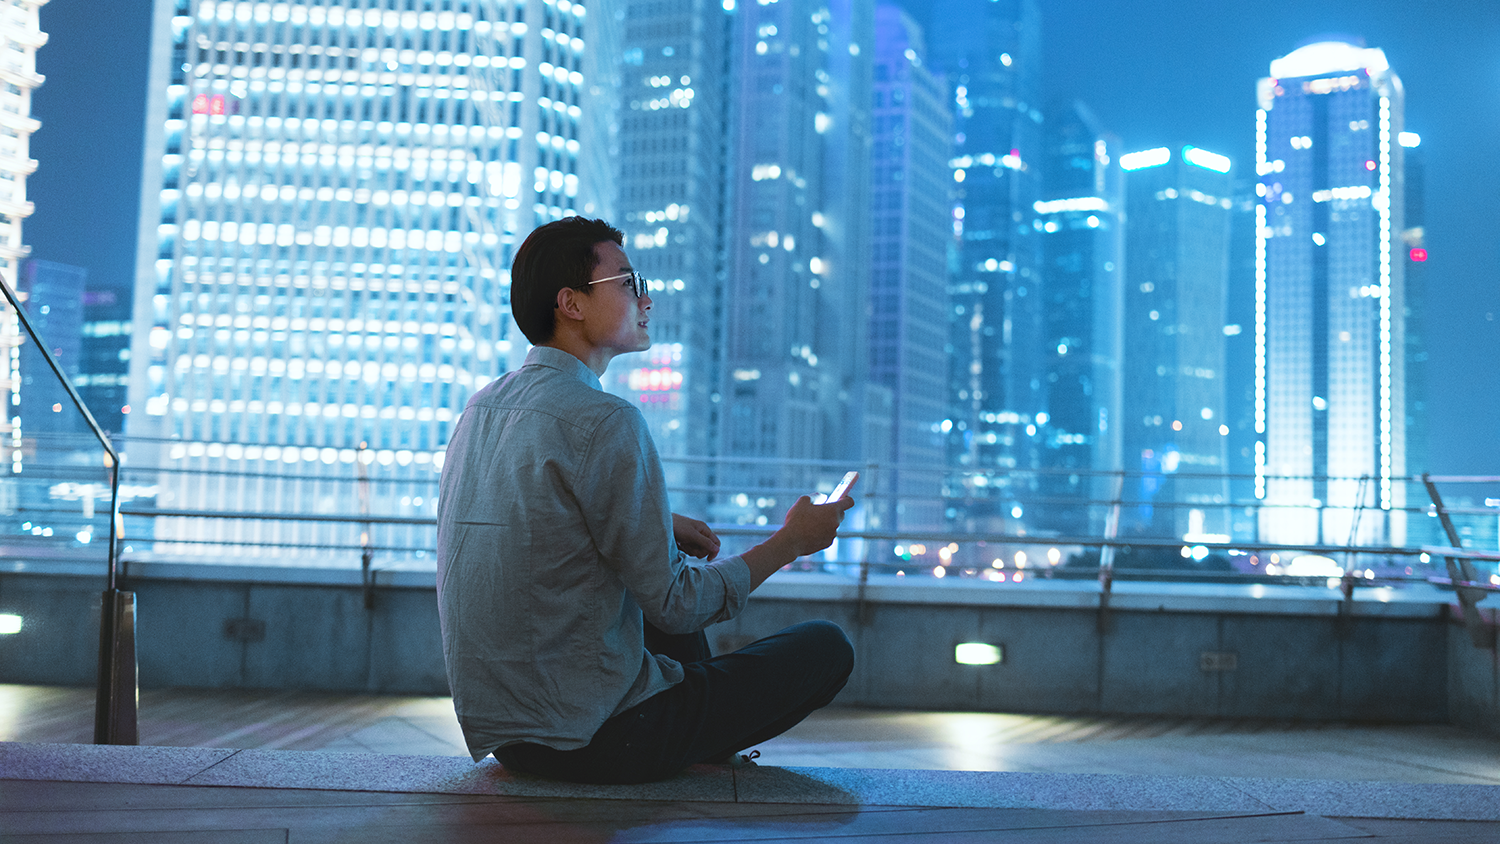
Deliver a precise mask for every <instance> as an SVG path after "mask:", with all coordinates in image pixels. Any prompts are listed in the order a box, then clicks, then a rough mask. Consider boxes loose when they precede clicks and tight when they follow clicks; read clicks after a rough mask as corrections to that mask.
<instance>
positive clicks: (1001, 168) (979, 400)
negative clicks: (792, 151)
mask: <svg viewBox="0 0 1500 844" xmlns="http://www.w3.org/2000/svg"><path fill="white" fill-rule="evenodd" d="M905 6H906V9H907V11H908V12H909V13H911V14H912V16H913V17H914V18H916V20H917V22H918V23H919V24H920V25H921V26H922V29H923V31H924V32H925V33H926V36H927V46H928V59H927V60H928V63H929V65H930V66H931V68H932V70H933V72H934V73H936V74H939V75H941V76H942V77H943V78H944V80H945V82H946V87H947V90H948V92H949V97H950V102H949V108H950V112H951V113H952V114H953V118H954V122H953V158H952V160H951V166H952V172H953V176H952V178H953V180H954V199H953V205H952V210H951V215H950V224H951V226H952V234H951V240H950V247H949V272H948V285H949V296H950V305H949V307H950V310H949V336H948V343H947V346H948V349H947V350H946V351H947V354H948V359H949V401H950V410H949V417H948V418H947V419H946V420H945V424H944V426H943V427H944V432H945V433H946V434H947V437H948V459H949V461H950V463H951V465H952V466H953V467H954V468H955V469H957V470H958V471H957V472H956V473H955V475H954V482H953V483H952V484H950V486H949V489H948V493H949V495H950V496H951V497H952V499H953V500H954V501H955V502H957V501H959V500H962V501H963V502H965V503H964V504H962V505H961V506H960V505H959V504H957V503H955V504H954V506H953V508H952V510H951V513H950V515H951V517H952V518H954V519H957V520H960V521H962V522H963V523H964V525H965V526H967V527H972V528H976V529H981V530H984V529H989V530H1002V529H1007V528H1011V527H1014V526H1015V524H1014V519H1017V518H1021V517H1022V515H1023V513H1022V507H1021V505H1020V504H1019V503H1018V498H1017V495H1018V493H1019V492H1021V490H1017V489H1015V488H1013V487H1012V477H1011V476H1010V474H1009V472H1008V470H1010V469H1014V468H1016V467H1017V466H1018V465H1025V464H1028V463H1029V462H1030V460H1031V458H1030V457H1028V456H1027V452H1028V446H1029V443H1028V441H1027V435H1026V433H1025V430H1026V426H1027V425H1034V424H1035V416H1036V414H1037V413H1040V412H1043V401H1044V400H1043V396H1042V389H1043V385H1042V381H1041V378H1040V377H1039V376H1038V374H1037V373H1038V366H1039V363H1040V360H1039V358H1038V357H1037V355H1036V350H1037V348H1038V344H1039V343H1040V337H1041V321H1040V320H1041V305H1040V298H1039V297H1038V296H1037V295H1036V294H1037V290H1038V287H1037V285H1038V284H1039V283H1040V281H1041V279H1040V272H1039V270H1040V268H1039V264H1038V261H1039V257H1038V249H1039V244H1038V240H1039V237H1040V233H1039V232H1037V231H1036V230H1035V228H1034V227H1033V223H1034V222H1035V219H1036V211H1035V210H1034V205H1035V203H1036V201H1037V200H1038V199H1039V198H1040V196H1041V179H1042V167H1041V159H1042V112H1041V102H1040V96H1041V85H1040V80H1041V18H1040V14H1039V13H1038V11H1037V4H1036V3H1035V2H1034V0H999V2H989V0H934V2H907V3H905Z"/></svg>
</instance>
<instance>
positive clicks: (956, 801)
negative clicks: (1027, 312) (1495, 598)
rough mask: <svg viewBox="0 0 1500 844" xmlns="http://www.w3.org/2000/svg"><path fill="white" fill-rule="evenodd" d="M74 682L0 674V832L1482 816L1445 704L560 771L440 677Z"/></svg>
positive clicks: (356, 834) (108, 837)
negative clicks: (501, 751) (457, 696)
mask: <svg viewBox="0 0 1500 844" xmlns="http://www.w3.org/2000/svg"><path fill="white" fill-rule="evenodd" d="M92 702H93V692H92V690H88V689H67V688H53V687H36V686H0V739H4V740H5V741H6V742H8V743H6V744H0V779H3V780H4V781H5V782H4V786H3V787H0V829H3V830H4V832H3V833H0V839H3V840H7V841H8V840H22V841H25V840H37V841H100V842H114V841H128V840H142V841H144V840H151V841H172V842H195V841H214V842H226V841H227V842H238V841H244V842H261V841H283V842H306V841H340V840H350V841H354V840H358V841H361V842H371V841H465V842H468V841H490V840H495V841H501V840H504V841H510V842H514V841H530V840H545V841H547V842H549V844H551V842H569V841H631V842H656V841H662V842H666V841H672V842H683V841H701V840H760V841H777V840H793V839H795V840H798V841H837V842H861V841H875V840H879V841H882V842H893V841H894V842H925V841H934V842H935V841H944V842H955V841H956V842H965V841H992V840H1005V841H1011V840H1016V841H1047V842H1072V841H1092V842H1113V841H1153V842H1173V841H1184V842H1186V841H1192V842H1218V841H1223V842H1231V841H1232V842H1242V841H1250V840H1256V841H1290V840H1299V841H1325V840H1339V839H1345V838H1366V839H1373V840H1376V841H1381V840H1386V841H1479V840H1500V740H1497V739H1494V738H1490V737H1486V736H1480V735H1475V734H1473V733H1469V732H1465V731H1463V730H1461V729H1459V728H1456V727H1450V726H1420V725H1418V726H1413V725H1404V726H1354V725H1345V724H1293V723H1285V722H1256V721H1196V720H1185V719H1162V718H1149V719H1126V718H1064V717H1056V716H1030V715H1008V714H997V713H941V712H910V711H880V710H863V709H832V710H828V711H825V712H822V713H818V714H816V715H815V716H814V717H812V718H809V719H808V720H807V721H806V722H804V723H803V724H802V725H800V726H798V727H797V728H795V729H794V730H792V731H791V732H790V733H788V734H786V735H785V736H782V737H780V738H778V739H776V740H774V741H771V742H768V743H767V744H766V745H764V746H763V747H761V748H760V751H761V754H762V755H761V757H760V759H759V760H758V761H759V767H754V768H743V769H729V768H721V767H712V766H700V767H698V768H695V769H692V770H690V771H688V772H686V773H684V774H683V775H681V776H679V777H677V778H675V779H673V780H669V781H667V782H664V783H656V784H650V785H643V786H575V785H569V784H561V783H554V782H550V781H546V780H541V779H537V778H533V777H527V776H524V775H517V774H512V773H510V772H507V771H505V770H504V769H503V768H501V767H500V766H498V765H496V764H495V763H494V761H493V760H487V761H486V762H485V763H482V764H480V765H475V764H474V763H472V762H471V761H469V759H468V758H467V756H465V755H463V749H462V746H461V744H460V743H459V738H458V733H457V725H456V723H455V722H454V720H453V716H452V712H451V709H450V708H449V702H448V700H447V699H446V698H431V697H422V698H412V697H375V696H349V695H319V694H308V693H296V692H264V693H256V692H244V691H224V692H210V691H201V690H193V691H174V690H147V691H143V692H142V693H141V721H140V725H141V735H142V741H143V742H145V743H146V744H147V745H150V746H142V747H98V746H94V745H86V744H81V743H79V742H83V741H86V740H87V737H88V735H89V733H90V732H91V729H92V714H91V708H92ZM130 833H133V834H135V835H130V836H129V837H127V834H130ZM33 835H35V836H43V837H38V838H35V839H33V838H31V837H30V836H33ZM137 835H138V836H139V837H136V836H137ZM45 836H57V837H45Z"/></svg>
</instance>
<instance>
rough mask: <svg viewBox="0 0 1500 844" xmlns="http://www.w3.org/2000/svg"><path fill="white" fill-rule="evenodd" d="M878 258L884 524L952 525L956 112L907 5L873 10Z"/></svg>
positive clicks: (874, 280) (876, 377) (875, 323)
mask: <svg viewBox="0 0 1500 844" xmlns="http://www.w3.org/2000/svg"><path fill="white" fill-rule="evenodd" d="M872 118H873V125H874V130H875V143H874V146H873V149H872V152H871V165H872V166H873V168H874V170H873V172H874V180H873V182H872V194H873V197H874V202H873V203H872V204H871V208H872V210H873V213H874V238H873V244H872V254H873V259H874V267H873V273H872V275H871V282H870V285H871V290H870V334H869V336H870V380H871V381H873V382H875V383H877V384H880V385H883V386H885V387H886V388H888V389H889V390H890V396H891V411H890V418H891V433H890V439H889V442H888V444H887V445H886V447H885V448H883V449H882V448H881V447H880V445H879V444H873V443H872V450H871V453H870V458H871V459H872V460H877V461H879V462H880V463H882V464H889V465H893V469H892V470H891V471H892V472H893V473H894V474H893V481H894V491H895V492H896V495H897V500H893V501H892V502H891V504H890V507H889V509H888V513H887V514H886V515H885V518H884V521H883V526H884V527H886V528H888V529H891V530H896V529H907V530H913V529H915V530H933V529H936V528H938V527H941V526H942V524H943V505H942V501H941V495H942V480H943V472H942V468H943V465H944V458H945V452H944V440H945V437H944V435H943V431H942V423H943V420H944V419H946V418H948V402H947V397H948V388H947V385H948V377H947V367H948V358H947V355H946V354H944V350H943V345H942V343H940V342H937V341H936V339H937V338H942V337H944V336H945V335H946V334H947V331H948V308H949V304H948V290H947V266H948V263H947V250H946V245H947V242H948V240H949V239H950V237H951V226H950V224H949V222H948V220H949V213H950V210H951V209H950V204H949V203H950V199H949V194H950V192H951V189H952V184H953V177H952V171H951V170H949V168H948V158H949V155H950V150H951V149H952V116H951V115H950V114H949V112H948V108H947V91H946V90H945V81H944V80H943V78H942V77H940V76H936V75H934V74H933V73H932V71H931V70H929V69H928V65H927V47H926V44H925V41H924V38H923V35H922V30H921V28H920V27H919V26H918V25H917V24H916V22H915V21H914V20H913V19H912V18H911V16H910V15H908V14H907V13H905V12H903V11H901V9H900V8H898V7H896V6H894V5H889V4H884V3H882V4H880V5H878V6H876V8H875V59H874V110H873V112H872Z"/></svg>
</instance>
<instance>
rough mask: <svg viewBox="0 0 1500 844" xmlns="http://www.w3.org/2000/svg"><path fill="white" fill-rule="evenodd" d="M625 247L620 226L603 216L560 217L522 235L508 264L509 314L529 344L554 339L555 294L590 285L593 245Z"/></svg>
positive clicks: (595, 261) (594, 257)
mask: <svg viewBox="0 0 1500 844" xmlns="http://www.w3.org/2000/svg"><path fill="white" fill-rule="evenodd" d="M606 242H612V243H615V244H618V245H621V246H623V245H625V236H624V235H623V234H621V233H620V230H619V229H617V228H615V227H614V226H611V225H610V224H609V223H606V222H604V221H603V220H591V219H588V218H586V217H564V218H563V219H561V220H556V221H554V222H551V223H548V224H546V225H545V226H542V227H540V228H538V229H536V230H535V231H533V232H532V233H531V234H529V235H527V236H526V242H525V243H522V244H521V248H520V249H517V250H516V259H515V261H514V262H512V263H511V267H510V312H511V315H512V316H514V317H515V320H516V325H519V326H520V327H521V333H522V334H525V335H526V339H527V340H530V341H531V342H532V344H533V345H539V344H542V343H545V342H547V341H548V340H551V339H552V328H553V325H554V322H553V313H552V312H553V310H554V309H555V308H556V307H557V292H558V291H559V290H562V289H563V288H564V287H575V288H582V287H584V286H586V285H587V284H588V283H589V279H590V277H591V276H593V274H594V268H595V267H596V266H598V264H599V257H598V255H596V254H595V253H594V247H595V246H596V245H598V244H600V243H606Z"/></svg>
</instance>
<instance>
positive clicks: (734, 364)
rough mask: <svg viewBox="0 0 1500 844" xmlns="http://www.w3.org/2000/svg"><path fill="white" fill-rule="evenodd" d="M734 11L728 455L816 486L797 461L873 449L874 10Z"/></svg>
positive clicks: (746, 479)
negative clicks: (868, 429)
mask: <svg viewBox="0 0 1500 844" xmlns="http://www.w3.org/2000/svg"><path fill="white" fill-rule="evenodd" d="M737 15H738V18H737V22H736V29H735V35H734V47H733V49H734V50H735V52H736V57H735V59H734V61H735V63H736V66H737V68H738V73H737V75H736V80H735V92H734V95H733V97H732V102H733V103H734V104H735V107H736V112H735V114H734V115H733V121H734V123H733V126H734V130H733V131H734V137H735V140H734V158H733V164H732V169H731V172H730V181H731V187H730V191H731V196H732V198H733V199H732V202H733V205H732V209H731V216H730V220H731V224H730V231H731V232H732V236H731V239H730V241H729V245H728V265H727V270H728V281H727V284H728V294H727V297H726V310H727V317H728V333H727V348H728V353H727V355H726V358H725V369H726V372H725V376H726V377H725V380H724V388H723V390H722V401H723V403H724V411H723V415H722V417H721V420H722V421H721V424H722V426H723V434H722V439H721V453H722V454H723V455H724V456H726V457H737V458H775V459H776V461H775V462H763V463H751V462H745V463H741V464H738V465H739V469H738V470H737V471H739V472H741V476H740V478H739V479H736V480H735V481H733V485H736V486H748V487H752V488H754V487H766V486H771V487H776V486H781V487H788V486H790V487H793V488H796V487H797V486H799V485H800V486H804V487H805V486H806V484H807V483H808V481H807V480H806V479H805V478H797V477H788V476H786V475H783V474H782V473H783V472H784V471H787V467H788V465H790V464H789V461H797V460H809V459H841V460H846V461H847V460H850V459H853V458H854V457H855V456H857V455H859V454H860V453H861V451H862V450H863V439H864V419H865V416H866V414H865V410H866V407H865V403H866V393H865V389H864V384H865V381H866V379H865V378H864V374H865V372H866V362H865V357H866V354H867V349H866V347H865V346H864V342H865V341H864V332H865V330H866V328H867V316H866V302H867V296H868V278H869V248H868V244H869V226H868V223H867V222H866V219H867V216H868V210H869V207H868V193H869V188H868V185H869V175H868V174H869V148H868V131H869V111H870V107H869V101H870V100H869V97H870V88H869V79H870V55H871V52H872V41H873V36H872V28H873V20H872V10H871V9H869V8H867V7H863V6H860V5H859V4H844V3H839V4H833V6H832V7H829V6H820V5H812V4H806V3H802V2H791V1H790V0H789V1H788V2H777V3H768V4H753V5H752V4H745V5H743V6H740V7H739V11H738V13H737ZM830 474H833V477H834V479H836V478H837V474H836V473H832V472H830ZM762 500H765V501H769V499H762ZM786 503H787V502H786V501H781V502H779V503H778V502H774V501H770V503H767V504H766V505H765V506H764V507H761V508H758V509H760V510H763V511H764V512H760V513H758V514H756V513H749V512H746V513H739V514H736V513H731V512H728V511H725V512H722V513H720V514H719V515H718V517H720V518H747V517H748V518H752V519H756V520H758V519H761V518H766V519H770V518H779V517H780V516H781V514H782V512H783V511H784V510H785V505H786Z"/></svg>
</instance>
